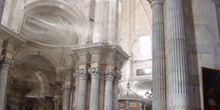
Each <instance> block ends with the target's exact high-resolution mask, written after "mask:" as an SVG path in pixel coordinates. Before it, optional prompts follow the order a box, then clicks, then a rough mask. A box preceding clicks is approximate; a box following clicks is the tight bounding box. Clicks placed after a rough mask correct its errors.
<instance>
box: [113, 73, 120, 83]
mask: <svg viewBox="0 0 220 110" xmlns="http://www.w3.org/2000/svg"><path fill="white" fill-rule="evenodd" d="M120 79H121V74H116V75H115V77H114V83H119V80H120Z"/></svg>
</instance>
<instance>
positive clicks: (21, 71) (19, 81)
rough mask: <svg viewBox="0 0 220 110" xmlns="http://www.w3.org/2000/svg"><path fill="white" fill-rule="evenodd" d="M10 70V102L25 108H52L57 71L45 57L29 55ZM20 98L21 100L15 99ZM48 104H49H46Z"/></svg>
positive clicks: (12, 104)
mask: <svg viewBox="0 0 220 110" xmlns="http://www.w3.org/2000/svg"><path fill="white" fill-rule="evenodd" d="M15 65H16V68H13V70H12V71H10V77H11V80H10V81H11V85H12V86H11V87H10V86H9V89H8V90H9V93H8V100H7V101H8V104H10V105H11V106H19V107H20V108H25V109H52V108H53V101H52V99H53V97H54V95H56V94H57V93H56V92H55V89H54V88H55V87H54V85H55V83H56V79H57V78H56V76H57V75H56V71H55V67H54V66H53V64H52V63H51V62H50V61H49V60H48V59H46V58H45V57H42V56H39V55H28V56H25V57H23V58H21V59H20V60H19V61H16V62H15ZM14 99H16V100H20V101H19V102H16V103H15V101H14ZM45 104H48V105H45Z"/></svg>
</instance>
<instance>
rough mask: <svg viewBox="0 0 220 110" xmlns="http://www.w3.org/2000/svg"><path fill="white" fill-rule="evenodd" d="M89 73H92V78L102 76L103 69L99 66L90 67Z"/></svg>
mask: <svg viewBox="0 0 220 110" xmlns="http://www.w3.org/2000/svg"><path fill="white" fill-rule="evenodd" d="M88 71H89V73H90V75H91V78H96V79H98V78H100V75H101V74H102V71H101V70H100V69H99V68H89V70H88Z"/></svg>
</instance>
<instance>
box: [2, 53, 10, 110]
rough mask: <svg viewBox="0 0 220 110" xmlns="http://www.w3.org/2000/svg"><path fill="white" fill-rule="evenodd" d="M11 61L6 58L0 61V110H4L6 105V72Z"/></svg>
mask: <svg viewBox="0 0 220 110" xmlns="http://www.w3.org/2000/svg"><path fill="white" fill-rule="evenodd" d="M11 64H12V61H11V60H10V59H8V58H6V57H3V58H2V59H1V68H0V110H5V105H6V102H7V101H6V100H7V99H6V98H7V97H6V95H7V94H6V87H7V78H8V70H9V68H10V65H11Z"/></svg>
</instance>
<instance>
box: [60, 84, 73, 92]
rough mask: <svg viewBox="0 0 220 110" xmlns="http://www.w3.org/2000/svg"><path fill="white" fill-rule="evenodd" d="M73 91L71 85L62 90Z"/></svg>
mask: <svg viewBox="0 0 220 110" xmlns="http://www.w3.org/2000/svg"><path fill="white" fill-rule="evenodd" d="M72 89H73V87H71V86H70V85H65V86H63V88H62V91H71V90H72Z"/></svg>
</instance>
